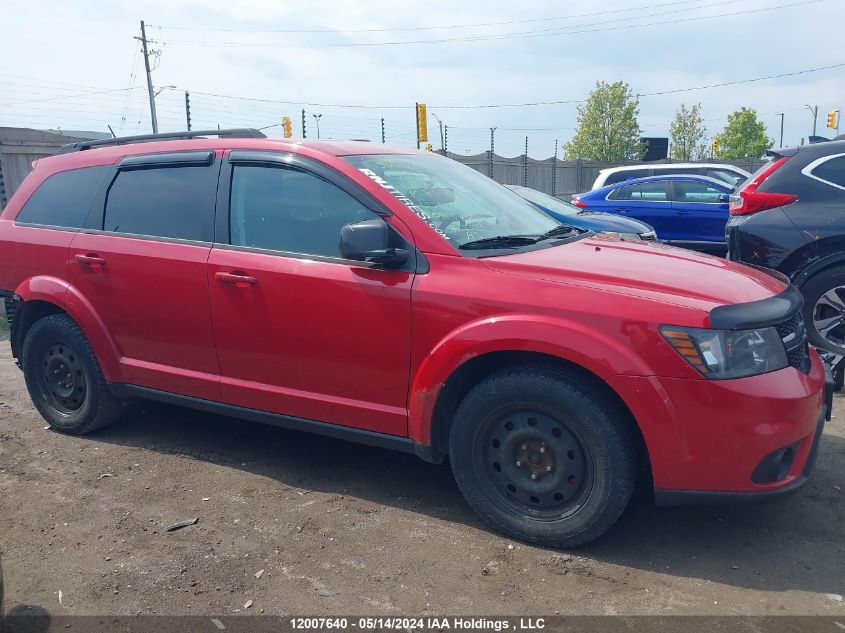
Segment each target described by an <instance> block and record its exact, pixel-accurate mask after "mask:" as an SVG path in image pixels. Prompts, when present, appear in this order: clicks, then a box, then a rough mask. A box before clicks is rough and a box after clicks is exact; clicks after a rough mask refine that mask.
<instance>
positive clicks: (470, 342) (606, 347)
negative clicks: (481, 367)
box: [408, 314, 651, 445]
mask: <svg viewBox="0 0 845 633" xmlns="http://www.w3.org/2000/svg"><path fill="white" fill-rule="evenodd" d="M505 351H509V352H513V351H519V352H534V353H539V354H547V355H549V356H555V357H557V358H560V359H562V360H566V361H569V362H571V363H574V364H575V365H579V366H581V367H583V368H584V369H586V370H588V371H590V372H592V373H593V374H595V375H597V376H598V377H599V378H601V379H602V380H605V381H607V380H608V379H609V378H610V377H611V376H613V375H616V374H628V375H640V376H643V375H649V374H650V373H651V370H650V369H649V367H648V366H647V365H646V364H645V362H644V361H643V360H642V359H641V358H640V357H639V356H638V355H636V354H635V353H634V352H633V351H632V350H630V349H629V348H627V347H626V346H625V345H623V344H622V342H621V341H619V340H617V339H614V338H612V337H610V336H607V335H606V334H603V333H602V332H599V331H596V330H594V329H591V328H590V327H589V326H588V325H587V324H585V323H583V322H578V321H571V320H567V319H561V318H557V317H539V318H538V317H537V316H536V315H530V316H529V315H513V314H510V315H505V316H496V317H487V318H484V319H479V320H477V321H473V322H471V323H467V324H465V325H463V326H461V327H460V328H458V329H456V330H454V331H452V332H450V333H449V335H448V336H446V337H445V338H443V339H442V340H441V341H440V342H439V343H438V344H437V345H436V346H435V347H434V349H433V350H432V351H431V353H430V354H429V355H428V356H427V357H426V358H425V359H424V360H423V362H422V363H421V364H420V367H419V369H418V370H417V372H416V374H415V375H414V378H413V381H412V383H411V394H410V398H409V428H408V432H409V435H410V437H411V439H413V440H414V441H416V442H417V443H420V444H425V445H429V444H431V437H432V425H433V414H434V408H435V405H436V403H437V398H438V396H439V395H440V392H441V390H442V389H443V386H444V384H445V383H446V381H447V380H448V379H449V376H451V375H452V374H453V373H454V372H455V371H456V370H457V369H458V368H459V367H461V366H462V365H463V364H464V363H466V362H467V361H469V360H471V359H473V358H477V357H478V356H481V355H484V354H489V353H493V352H505Z"/></svg>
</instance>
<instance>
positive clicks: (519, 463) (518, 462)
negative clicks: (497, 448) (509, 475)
mask: <svg viewBox="0 0 845 633" xmlns="http://www.w3.org/2000/svg"><path fill="white" fill-rule="evenodd" d="M520 466H522V462H521V461H519V460H516V467H517V468H519V467H520Z"/></svg>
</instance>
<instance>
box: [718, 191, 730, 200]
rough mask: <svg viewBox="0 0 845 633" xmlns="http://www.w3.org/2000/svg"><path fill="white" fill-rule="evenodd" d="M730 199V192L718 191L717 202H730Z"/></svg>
mask: <svg viewBox="0 0 845 633" xmlns="http://www.w3.org/2000/svg"><path fill="white" fill-rule="evenodd" d="M730 201H731V194H729V193H720V194H719V202H730Z"/></svg>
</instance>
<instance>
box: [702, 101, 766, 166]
mask: <svg viewBox="0 0 845 633" xmlns="http://www.w3.org/2000/svg"><path fill="white" fill-rule="evenodd" d="M716 138H717V139H718V141H719V155H718V157H719V158H722V159H724V160H738V159H740V158H759V157H760V156H762V155H763V153H764V152H765V151H766V150H767V149H770V148H771V147H772V145H773V144H774V140H773V139H770V138H769V137H768V136H766V124H765V123H763V122H762V121H760V120H759V119H758V118H757V110H754V109H753V108H740V109H739V110H737V111H736V112H732V113H731V114H729V115H728V124H727V125H726V126H725V129H724V130H722V132H721V134H719V135H718V136H717V137H716Z"/></svg>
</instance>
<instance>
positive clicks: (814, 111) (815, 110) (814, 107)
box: [805, 104, 819, 136]
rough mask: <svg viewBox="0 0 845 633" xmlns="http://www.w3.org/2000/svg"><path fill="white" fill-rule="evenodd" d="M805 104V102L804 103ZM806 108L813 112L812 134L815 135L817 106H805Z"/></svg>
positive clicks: (817, 116) (817, 115) (817, 114)
mask: <svg viewBox="0 0 845 633" xmlns="http://www.w3.org/2000/svg"><path fill="white" fill-rule="evenodd" d="M805 105H806V104H805ZM807 109H808V110H809V111H810V112H812V113H813V136H815V135H816V121H817V120H818V118H819V106H809V105H808V106H807Z"/></svg>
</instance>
